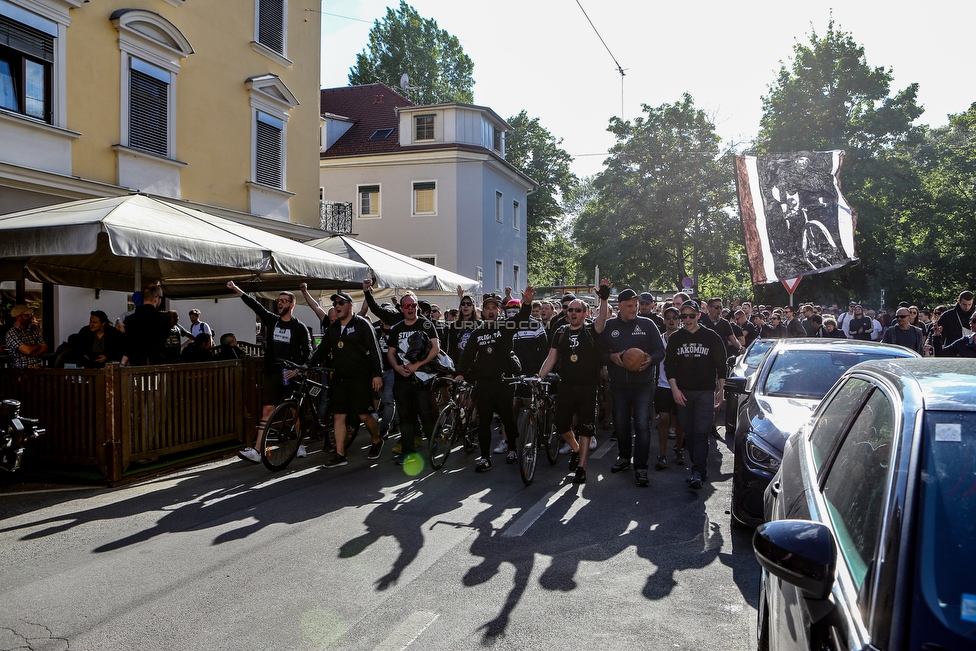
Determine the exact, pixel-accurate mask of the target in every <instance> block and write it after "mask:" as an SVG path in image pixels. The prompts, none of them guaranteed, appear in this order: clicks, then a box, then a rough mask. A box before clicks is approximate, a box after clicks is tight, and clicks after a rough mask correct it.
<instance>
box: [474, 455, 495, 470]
mask: <svg viewBox="0 0 976 651" xmlns="http://www.w3.org/2000/svg"><path fill="white" fill-rule="evenodd" d="M489 470H491V459H489V458H488V457H481V458H480V459H478V462H477V463H476V464H474V471H475V472H488V471H489Z"/></svg>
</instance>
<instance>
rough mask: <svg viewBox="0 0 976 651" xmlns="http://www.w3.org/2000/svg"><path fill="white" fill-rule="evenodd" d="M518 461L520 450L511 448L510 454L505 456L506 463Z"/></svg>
mask: <svg viewBox="0 0 976 651" xmlns="http://www.w3.org/2000/svg"><path fill="white" fill-rule="evenodd" d="M516 461H518V452H516V451H515V450H510V451H509V453H508V456H506V457H505V463H515V462H516Z"/></svg>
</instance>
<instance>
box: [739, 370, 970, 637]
mask: <svg viewBox="0 0 976 651" xmlns="http://www.w3.org/2000/svg"><path fill="white" fill-rule="evenodd" d="M765 514H766V517H767V518H768V520H769V522H768V523H767V524H764V525H761V526H760V527H759V528H758V529H757V530H756V532H755V535H754V537H753V545H754V549H755V553H756V558H757V559H758V560H759V563H760V564H761V565H762V568H763V569H762V578H761V587H760V593H759V622H758V636H759V649H774V650H777V651H779V650H786V649H846V650H849V651H861V650H865V651H866V650H868V649H885V650H889V651H899V650H915V649H919V650H932V651H956V650H960V651H961V650H962V649H968V650H971V649H976V562H974V559H976V360H972V359H947V358H940V359H937V360H936V359H898V360H888V361H877V362H867V363H864V364H859V365H858V366H856V367H854V368H852V369H850V370H849V371H847V372H846V373H845V374H844V376H843V377H842V378H841V379H840V380H839V381H838V382H837V384H836V385H834V387H833V388H832V389H831V391H830V392H829V393H828V395H827V396H826V397H825V398H824V400H823V402H821V404H820V405H819V407H818V408H817V410H816V413H815V414H814V415H813V418H812V419H810V420H809V422H808V423H807V424H806V425H804V427H803V428H802V429H801V430H800V431H799V432H798V433H797V434H796V435H795V436H793V437H791V438H790V440H789V442H788V443H787V445H786V449H785V450H784V454H783V462H782V464H781V466H780V468H779V470H778V471H777V473H776V475H775V477H774V479H773V481H772V483H770V485H769V487H768V488H767V490H766V495H765Z"/></svg>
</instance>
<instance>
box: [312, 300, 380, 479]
mask: <svg viewBox="0 0 976 651" xmlns="http://www.w3.org/2000/svg"><path fill="white" fill-rule="evenodd" d="M329 300H331V301H332V306H333V307H334V308H335V311H336V320H335V321H333V322H332V323H331V324H330V325H329V327H328V328H326V330H325V334H323V335H322V342H321V343H320V344H319V347H318V348H316V349H315V352H314V353H312V356H311V357H310V358H309V360H308V363H309V364H310V365H313V366H318V365H319V364H321V363H322V362H324V361H326V359H328V360H329V366H331V367H332V368H333V369H334V370H333V371H332V377H331V378H330V379H329V407H330V408H331V409H332V414H333V423H334V425H335V443H336V451H335V454H334V455H333V456H332V458H331V459H329V460H328V461H326V462H325V464H323V465H324V467H326V468H338V467H339V466H344V465H346V463H347V461H346V440H345V433H346V416H347V415H348V414H356V415H358V416H359V420H360V421H361V422H362V423H363V424H364V425H366V430H367V431H368V432H369V436H370V439H371V442H372V445H370V447H369V453H368V454H367V455H366V458H367V459H377V458H379V456H380V452H381V451H382V450H383V439H381V438H380V430H379V424H378V423H377V422H376V419H375V418H373V415H372V411H373V393H374V392H376V391H379V390H380V389H381V388H382V387H383V366H382V362H381V361H380V345H379V343H377V341H376V333H375V332H374V331H373V325H372V324H371V323H370V322H369V321H367V320H366V319H364V318H363V317H361V316H359V315H358V314H353V305H352V297H351V296H349V294H347V293H346V292H338V293H336V294H333V295H332V296H330V297H329Z"/></svg>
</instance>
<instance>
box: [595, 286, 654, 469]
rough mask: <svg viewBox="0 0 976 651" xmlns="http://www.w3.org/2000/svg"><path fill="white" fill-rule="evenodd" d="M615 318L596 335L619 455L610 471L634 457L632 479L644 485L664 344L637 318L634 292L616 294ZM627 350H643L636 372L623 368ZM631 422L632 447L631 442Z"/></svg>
mask: <svg viewBox="0 0 976 651" xmlns="http://www.w3.org/2000/svg"><path fill="white" fill-rule="evenodd" d="M617 309H618V314H617V316H615V317H613V318H612V319H610V320H608V321H607V324H606V327H604V329H603V332H602V333H601V334H600V339H601V341H602V342H603V348H604V351H605V353H604V355H603V363H604V365H605V366H607V368H608V369H609V370H610V395H611V397H612V399H613V429H614V434H616V436H617V445H618V446H619V448H620V450H619V455H618V457H617V461H616V463H614V464H613V467H612V468H610V472H614V473H617V472H622V471H624V470H627V469H628V468H630V459H631V456H633V458H634V479H635V481H636V482H637V485H638V486H647V485H648V483H649V480H648V477H647V458H648V455H649V454H650V445H651V429H650V423H651V418H652V414H651V407H652V405H653V402H654V369H655V367H656V366H657V365H658V364H659V363H660V362H661V360H662V359H664V342H663V340H662V339H661V332H660V331H659V330H658V329H657V326H656V325H655V324H654V322H653V321H651V320H650V319H648V318H646V317H642V316H638V315H637V292H635V291H634V290H632V289H629V288H628V289H625V290H623V291H622V292H620V293H619V294H618V295H617ZM628 348H639V349H641V350H643V351H644V362H643V363H642V364H641V366H640V368H639V369H638V370H636V371H631V370H628V369H627V368H625V367H624V361H623V353H624V351H625V350H627V349H628ZM631 419H633V425H634V430H635V432H636V435H637V436H636V446H634V445H633V444H632V443H631V436H630V427H631Z"/></svg>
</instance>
